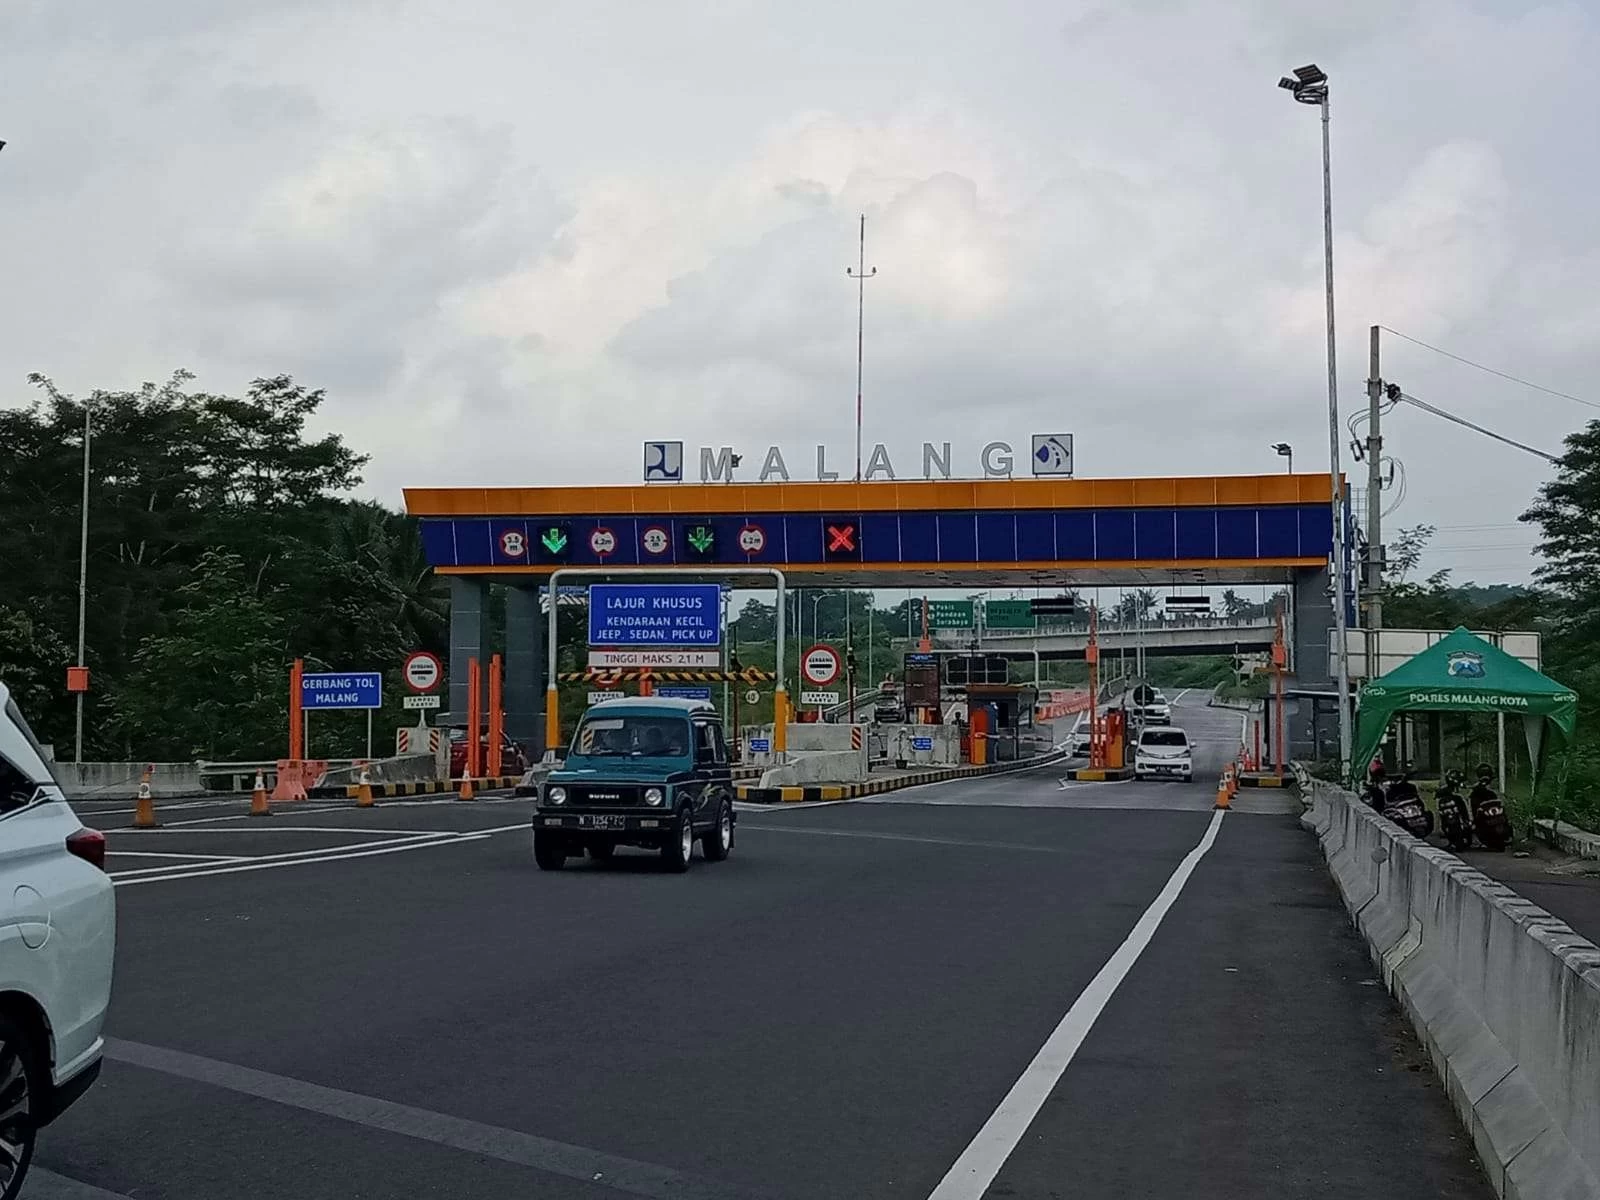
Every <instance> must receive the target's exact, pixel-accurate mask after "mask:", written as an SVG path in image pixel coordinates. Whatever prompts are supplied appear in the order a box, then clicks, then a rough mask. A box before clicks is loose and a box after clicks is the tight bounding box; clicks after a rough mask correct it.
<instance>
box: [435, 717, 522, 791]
mask: <svg viewBox="0 0 1600 1200" xmlns="http://www.w3.org/2000/svg"><path fill="white" fill-rule="evenodd" d="M527 769H528V756H527V755H526V754H524V753H523V752H522V747H521V746H519V745H517V743H516V742H514V741H512V740H511V739H510V738H509V737H506V736H504V735H501V740H500V774H502V775H521V774H522V773H523V772H524V771H526V770H527ZM488 770H489V735H488V734H487V733H485V734H484V735H483V739H482V741H480V742H479V744H478V771H479V773H480V774H483V773H485V772H487V771H488ZM466 771H467V731H466V730H465V729H462V728H460V727H456V728H454V729H451V730H450V778H452V779H460V778H461V777H462V776H463V775H465V774H466Z"/></svg>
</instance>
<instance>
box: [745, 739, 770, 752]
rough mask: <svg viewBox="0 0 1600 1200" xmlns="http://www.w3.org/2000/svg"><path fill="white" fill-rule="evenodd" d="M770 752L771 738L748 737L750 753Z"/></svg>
mask: <svg viewBox="0 0 1600 1200" xmlns="http://www.w3.org/2000/svg"><path fill="white" fill-rule="evenodd" d="M771 752H772V739H771V738H764V737H753V738H751V739H750V753H751V754H770V753H771Z"/></svg>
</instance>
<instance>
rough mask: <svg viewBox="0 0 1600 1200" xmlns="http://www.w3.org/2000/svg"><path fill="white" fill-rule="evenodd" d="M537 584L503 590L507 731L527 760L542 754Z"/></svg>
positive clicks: (540, 628) (541, 618) (541, 665)
mask: <svg viewBox="0 0 1600 1200" xmlns="http://www.w3.org/2000/svg"><path fill="white" fill-rule="evenodd" d="M539 592H540V589H539V587H538V586H537V585H535V586H532V587H518V586H512V587H509V588H507V589H506V684H505V703H506V733H507V734H508V735H509V736H510V737H511V739H512V740H513V741H515V742H517V743H519V744H520V745H521V746H522V748H523V749H524V750H525V751H527V753H528V757H529V759H530V760H532V759H536V758H538V757H539V756H540V755H542V754H543V753H544V749H545V747H544V645H545V620H544V615H543V614H542V613H541V612H540V611H539Z"/></svg>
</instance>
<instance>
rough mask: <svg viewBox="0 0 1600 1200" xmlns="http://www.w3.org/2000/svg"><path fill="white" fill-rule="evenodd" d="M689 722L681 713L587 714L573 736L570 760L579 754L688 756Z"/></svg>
mask: <svg viewBox="0 0 1600 1200" xmlns="http://www.w3.org/2000/svg"><path fill="white" fill-rule="evenodd" d="M689 734H690V729H689V722H688V721H685V720H684V719H683V718H681V717H671V716H656V715H649V714H644V713H640V714H637V715H634V714H631V713H630V714H628V715H626V716H623V715H618V716H609V715H606V714H603V713H597V714H595V715H593V716H589V717H585V718H584V720H583V724H581V725H579V726H578V733H577V736H576V737H574V738H573V740H572V750H571V753H570V754H569V755H568V756H567V757H568V761H569V762H570V761H571V760H572V759H577V758H687V757H688V756H689V747H690V745H691V743H690V740H689Z"/></svg>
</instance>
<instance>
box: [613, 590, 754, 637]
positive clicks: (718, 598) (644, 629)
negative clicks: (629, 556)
mask: <svg viewBox="0 0 1600 1200" xmlns="http://www.w3.org/2000/svg"><path fill="white" fill-rule="evenodd" d="M721 644H722V587H721V585H720V584H715V583H597V584H594V585H593V586H592V587H590V589H589V645H591V646H627V647H641V646H650V647H660V646H674V647H690V646H692V647H702V648H704V647H713V646H720V645H721Z"/></svg>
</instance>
